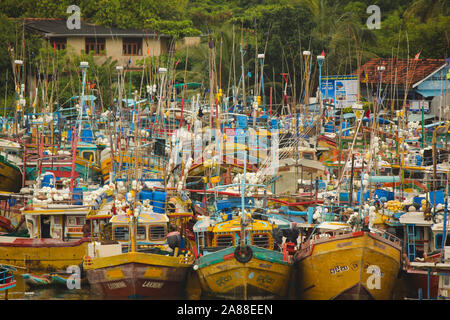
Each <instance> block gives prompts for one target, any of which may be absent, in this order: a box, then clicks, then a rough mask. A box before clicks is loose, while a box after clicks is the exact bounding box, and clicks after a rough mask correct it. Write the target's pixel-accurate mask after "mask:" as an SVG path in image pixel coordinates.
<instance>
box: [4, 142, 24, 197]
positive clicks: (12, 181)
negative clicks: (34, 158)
mask: <svg viewBox="0 0 450 320" xmlns="http://www.w3.org/2000/svg"><path fill="white" fill-rule="evenodd" d="M20 152H21V147H20V145H19V144H18V143H16V142H13V141H9V140H5V139H0V191H5V192H19V191H20V188H21V187H22V171H21V169H20V168H19V167H18V165H17V164H18V163H19V162H20V161H21V159H20V157H19V153H20Z"/></svg>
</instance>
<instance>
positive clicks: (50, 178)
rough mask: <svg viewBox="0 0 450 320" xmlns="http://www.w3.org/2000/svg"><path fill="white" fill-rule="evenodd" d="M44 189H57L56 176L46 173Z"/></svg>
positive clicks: (43, 179) (43, 182)
mask: <svg viewBox="0 0 450 320" xmlns="http://www.w3.org/2000/svg"><path fill="white" fill-rule="evenodd" d="M41 185H42V187H50V188H54V187H55V176H54V175H53V174H52V173H46V174H44V175H43V176H42V183H41Z"/></svg>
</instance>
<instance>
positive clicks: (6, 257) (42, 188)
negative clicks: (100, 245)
mask: <svg viewBox="0 0 450 320" xmlns="http://www.w3.org/2000/svg"><path fill="white" fill-rule="evenodd" d="M69 183H70V181H69V180H68V179H63V180H61V181H58V180H57V179H56V177H55V175H54V174H52V173H46V174H44V175H42V176H40V177H39V178H38V179H37V183H36V185H35V189H33V190H29V191H30V192H31V193H32V194H31V195H27V196H28V197H31V198H32V199H31V201H29V203H28V204H25V205H24V206H23V207H22V208H21V212H22V215H23V217H24V219H25V226H26V230H27V231H28V237H26V236H0V248H1V250H0V261H1V263H6V264H11V265H17V266H21V267H25V268H27V269H28V271H55V270H60V269H63V270H64V269H66V268H67V267H68V266H71V265H79V264H81V263H82V260H83V257H84V256H85V255H86V252H87V245H88V243H89V241H90V240H91V239H89V238H87V237H86V236H85V234H84V232H83V226H84V225H85V224H86V216H87V215H88V214H89V212H90V211H91V210H92V209H93V208H95V206H96V203H101V202H102V201H103V200H104V199H105V198H106V194H105V190H106V191H107V192H108V190H107V189H108V186H105V187H104V188H94V189H93V190H92V189H91V190H88V188H85V189H86V190H85V191H83V189H82V188H80V193H77V192H76V190H72V192H71V191H70V188H69ZM73 189H75V188H73ZM83 196H84V199H83ZM91 197H92V198H91ZM80 198H81V199H80ZM89 201H91V202H89Z"/></svg>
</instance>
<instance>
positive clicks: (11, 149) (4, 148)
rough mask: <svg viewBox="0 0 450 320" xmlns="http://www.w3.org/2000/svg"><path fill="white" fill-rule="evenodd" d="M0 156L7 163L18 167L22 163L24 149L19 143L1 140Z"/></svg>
mask: <svg viewBox="0 0 450 320" xmlns="http://www.w3.org/2000/svg"><path fill="white" fill-rule="evenodd" d="M0 156H1V157H3V159H4V160H5V161H8V162H12V163H14V164H16V165H18V164H20V163H21V162H22V157H23V152H22V147H21V146H20V144H18V143H17V142H14V141H9V140H6V139H0Z"/></svg>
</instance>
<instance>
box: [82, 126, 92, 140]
mask: <svg viewBox="0 0 450 320" xmlns="http://www.w3.org/2000/svg"><path fill="white" fill-rule="evenodd" d="M93 137H94V135H93V134H92V130H89V129H85V130H82V131H81V141H83V142H88V143H92V142H93V141H94V138H93Z"/></svg>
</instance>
